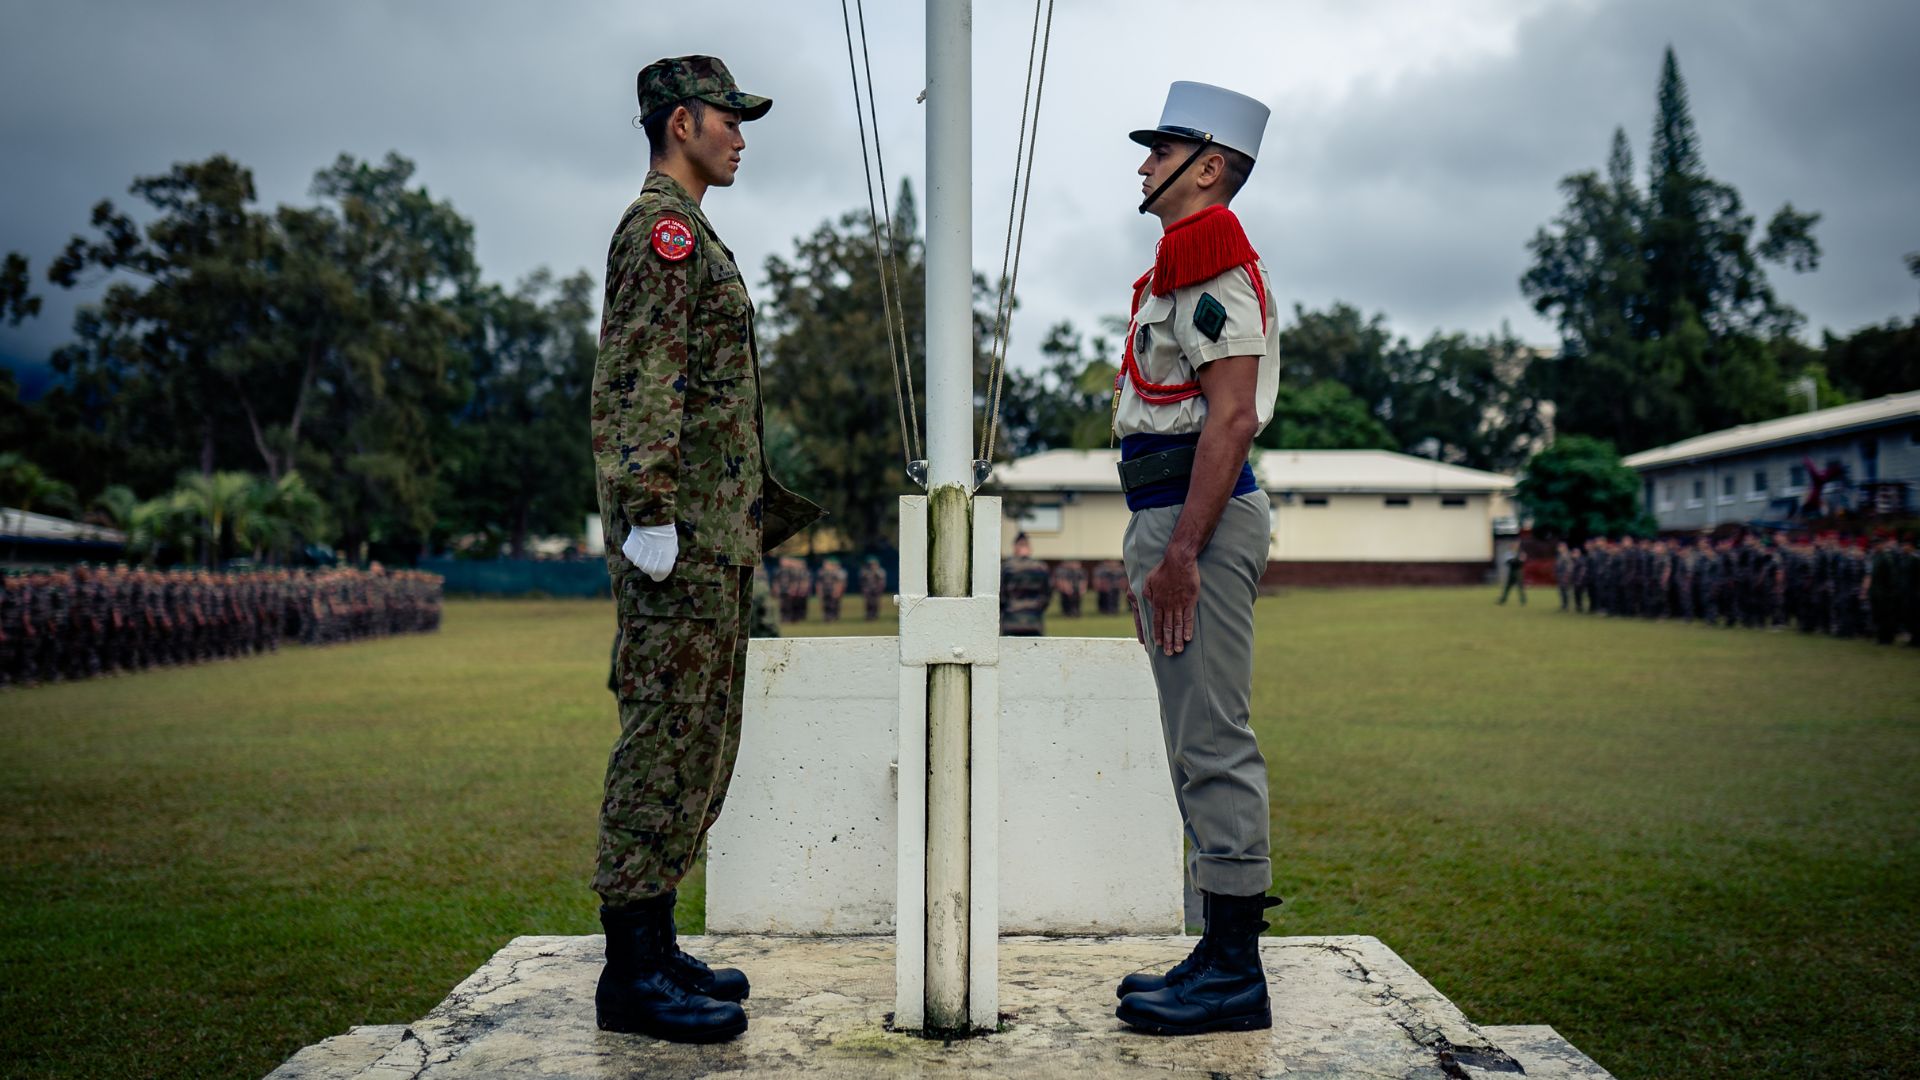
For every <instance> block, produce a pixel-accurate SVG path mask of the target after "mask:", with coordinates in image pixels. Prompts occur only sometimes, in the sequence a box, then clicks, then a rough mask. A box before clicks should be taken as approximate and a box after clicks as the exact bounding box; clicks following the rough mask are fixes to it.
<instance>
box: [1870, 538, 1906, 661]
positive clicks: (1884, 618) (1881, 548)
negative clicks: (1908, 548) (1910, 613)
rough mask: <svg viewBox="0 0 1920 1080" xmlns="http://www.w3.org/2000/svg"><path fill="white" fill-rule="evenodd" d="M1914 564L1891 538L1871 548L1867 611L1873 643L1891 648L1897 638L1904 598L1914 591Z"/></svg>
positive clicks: (1903, 612) (1904, 605)
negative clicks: (1870, 618) (1871, 620)
mask: <svg viewBox="0 0 1920 1080" xmlns="http://www.w3.org/2000/svg"><path fill="white" fill-rule="evenodd" d="M1913 570H1914V566H1913V560H1912V559H1911V558H1909V557H1907V556H1905V555H1903V554H1902V553H1901V550H1900V545H1899V544H1897V543H1895V542H1894V541H1893V539H1892V538H1891V537H1889V538H1887V539H1884V540H1881V541H1880V542H1879V543H1877V544H1875V545H1873V555H1872V557H1871V558H1870V559H1869V560H1868V562H1867V582H1866V590H1865V591H1866V594H1867V608H1868V610H1870V611H1872V612H1873V640H1875V641H1877V642H1879V643H1880V644H1882V645H1891V644H1893V639H1894V638H1895V637H1897V636H1899V634H1900V620H1901V617H1902V616H1903V615H1905V614H1907V607H1908V605H1907V597H1908V594H1909V593H1911V592H1912V591H1913V587H1914V586H1913V580H1912V578H1913Z"/></svg>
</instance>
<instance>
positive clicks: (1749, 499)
mask: <svg viewBox="0 0 1920 1080" xmlns="http://www.w3.org/2000/svg"><path fill="white" fill-rule="evenodd" d="M1625 461H1626V465H1627V467H1628V468H1631V469H1633V470H1634V471H1636V472H1638V473H1639V474H1640V480H1641V499H1642V502H1643V503H1644V505H1645V507H1646V509H1647V512H1648V513H1650V514H1652V515H1653V517H1654V520H1656V521H1657V522H1659V525H1660V528H1661V529H1662V530H1663V531H1672V532H1688V531H1693V532H1698V531H1708V530H1711V529H1714V528H1716V527H1718V526H1721V525H1727V524H1740V523H1744V522H1749V521H1757V520H1770V521H1779V520H1784V519H1787V518H1790V517H1792V516H1793V514H1794V511H1795V508H1796V507H1797V506H1799V505H1801V504H1802V503H1803V502H1804V501H1805V499H1806V497H1807V495H1808V492H1809V488H1810V486H1811V484H1812V482H1813V479H1814V473H1813V472H1811V471H1810V470H1809V467H1808V466H1809V465H1811V466H1812V470H1818V472H1819V473H1821V474H1827V473H1831V474H1832V475H1833V476H1834V477H1835V480H1834V481H1833V482H1830V483H1829V484H1828V485H1827V486H1826V489H1825V492H1824V494H1825V498H1826V503H1827V509H1829V510H1832V509H1853V510H1860V509H1867V508H1869V507H1872V508H1875V509H1878V510H1880V511H1882V512H1886V513H1899V512H1902V511H1905V510H1909V509H1911V508H1912V507H1913V505H1914V490H1915V488H1916V486H1920V391H1913V392H1911V393H1905V394H1889V395H1888V396H1886V397H1880V398H1874V399H1873V400H1871V401H1858V402H1855V403H1853V404H1851V405H1839V406H1835V407H1834V408H1831V409H1819V410H1816V411H1813V412H1806V413H1800V414H1798V415H1796V416H1785V417H1781V418H1780V419H1778V420H1766V421H1762V422H1760V423H1757V424H1742V425H1741V426H1739V427H1733V428H1727V429H1726V430H1724V431H1715V432H1710V433H1708V434H1706V435H1699V436H1695V437H1694V438H1691V439H1685V440H1682V441H1680V442H1677V443H1673V444H1672V445H1670V446H1660V447H1655V448H1654V449H1652V450H1643V451H1641V452H1640V453H1637V454H1632V455H1630V456H1628V457H1627V458H1626V459H1625Z"/></svg>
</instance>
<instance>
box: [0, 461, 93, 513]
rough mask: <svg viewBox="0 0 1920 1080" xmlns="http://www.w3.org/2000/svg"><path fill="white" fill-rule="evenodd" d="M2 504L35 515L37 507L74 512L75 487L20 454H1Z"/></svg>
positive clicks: (0, 491) (0, 483) (0, 499)
mask: <svg viewBox="0 0 1920 1080" xmlns="http://www.w3.org/2000/svg"><path fill="white" fill-rule="evenodd" d="M0 503H4V504H5V505H7V506H11V507H13V508H15V509H17V510H22V511H25V512H27V513H32V512H33V510H34V508H35V507H39V508H41V509H44V510H58V511H60V512H61V513H68V514H70V513H72V512H73V511H74V509H75V505H74V498H73V485H72V484H67V483H63V482H62V481H59V480H55V479H54V478H53V477H51V476H48V475H47V472H46V470H45V469H42V468H41V467H40V466H38V465H36V464H34V463H33V462H31V461H28V460H27V459H26V457H25V456H24V455H22V454H20V453H19V452H18V451H11V450H10V451H8V452H7V453H4V454H0Z"/></svg>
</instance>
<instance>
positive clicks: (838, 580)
mask: <svg viewBox="0 0 1920 1080" xmlns="http://www.w3.org/2000/svg"><path fill="white" fill-rule="evenodd" d="M818 588H819V592H820V619H821V621H822V622H839V621H840V601H841V600H842V599H843V598H844V597H845V596H846V595H847V571H846V568H845V567H843V566H841V565H840V560H839V559H828V560H827V561H826V562H825V563H824V564H823V565H822V566H821V567H820V582H819V586H818Z"/></svg>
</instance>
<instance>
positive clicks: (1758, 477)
mask: <svg viewBox="0 0 1920 1080" xmlns="http://www.w3.org/2000/svg"><path fill="white" fill-rule="evenodd" d="M1766 497H1767V470H1765V469H1755V470H1753V490H1751V491H1749V492H1747V501H1748V502H1758V501H1760V500H1761V499H1764V498H1766Z"/></svg>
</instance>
